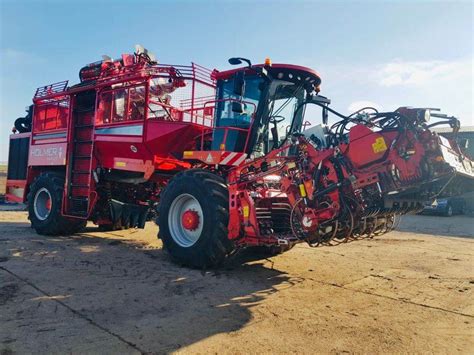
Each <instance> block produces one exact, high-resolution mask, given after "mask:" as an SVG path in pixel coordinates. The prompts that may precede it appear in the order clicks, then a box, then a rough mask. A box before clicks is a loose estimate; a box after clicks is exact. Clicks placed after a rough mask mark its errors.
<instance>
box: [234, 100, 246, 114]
mask: <svg viewBox="0 0 474 355" xmlns="http://www.w3.org/2000/svg"><path fill="white" fill-rule="evenodd" d="M232 112H235V113H244V112H245V111H244V104H243V103H242V102H238V101H233V102H232Z"/></svg>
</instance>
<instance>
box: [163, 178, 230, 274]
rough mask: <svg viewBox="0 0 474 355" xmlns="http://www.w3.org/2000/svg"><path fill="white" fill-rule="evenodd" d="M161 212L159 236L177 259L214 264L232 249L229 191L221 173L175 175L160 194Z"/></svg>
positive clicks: (199, 264)
mask: <svg viewBox="0 0 474 355" xmlns="http://www.w3.org/2000/svg"><path fill="white" fill-rule="evenodd" d="M158 212H159V214H158V220H157V223H158V226H159V233H158V237H159V238H161V239H162V241H163V245H164V247H165V249H166V250H167V251H168V253H169V254H170V255H171V257H172V258H173V259H174V260H175V261H177V262H178V263H180V264H183V265H187V266H191V267H197V268H206V267H213V266H217V265H219V264H220V263H222V262H223V261H224V260H225V258H226V257H227V256H228V255H229V254H230V253H231V252H232V251H233V249H234V246H233V243H232V242H231V241H230V240H229V239H228V231H227V224H228V223H229V194H228V190H227V186H226V184H225V181H224V180H223V179H222V178H221V177H220V176H218V175H216V174H213V173H210V172H207V171H205V170H187V171H185V172H183V173H180V174H178V175H176V176H175V177H174V178H173V179H172V180H171V181H170V183H169V184H168V186H167V187H166V188H165V190H164V191H163V193H162V195H161V198H160V205H159V208H158Z"/></svg>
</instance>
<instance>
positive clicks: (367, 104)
mask: <svg viewBox="0 0 474 355" xmlns="http://www.w3.org/2000/svg"><path fill="white" fill-rule="evenodd" d="M364 107H373V108H375V109H377V110H380V105H379V104H376V103H375V102H372V101H354V102H352V103H351V104H350V105H349V107H348V108H347V111H348V112H349V113H352V112H355V111H357V110H360V109H361V108H364Z"/></svg>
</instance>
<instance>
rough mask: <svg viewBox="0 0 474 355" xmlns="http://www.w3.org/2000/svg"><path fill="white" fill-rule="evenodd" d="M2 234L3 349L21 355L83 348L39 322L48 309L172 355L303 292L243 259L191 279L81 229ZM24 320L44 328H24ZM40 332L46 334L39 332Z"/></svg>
mask: <svg viewBox="0 0 474 355" xmlns="http://www.w3.org/2000/svg"><path fill="white" fill-rule="evenodd" d="M1 230H2V231H4V233H2V237H1V238H0V249H1V250H2V251H1V255H0V257H1V258H2V259H0V276H2V277H4V276H5V277H6V276H8V280H5V281H4V282H2V283H1V284H2V285H1V286H0V287H1V289H0V300H1V301H2V302H0V313H1V314H3V316H2V318H3V319H2V322H3V323H4V325H5V324H7V326H6V328H5V326H3V327H2V328H3V330H2V332H0V333H3V334H2V335H0V342H4V341H8V346H9V349H12V350H13V351H18V352H33V351H35V348H37V347H39V348H41V347H40V346H41V344H43V343H44V344H46V343H48V342H51V341H55V340H54V339H56V341H55V343H56V346H57V348H51V347H49V349H50V350H51V351H59V352H64V351H73V350H74V351H78V349H81V346H83V344H84V342H87V339H84V337H83V336H79V334H78V335H77V336H74V335H73V334H74V329H69V328H71V327H72V326H73V325H72V324H70V322H69V321H67V318H64V320H62V319H61V318H59V319H58V318H57V315H56V314H55V312H50V313H48V312H46V313H45V311H44V310H45V309H48V307H50V308H51V307H53V306H54V307H53V308H56V309H57V308H58V307H59V308H61V309H62V308H64V310H65V311H66V312H72V313H75V314H76V315H77V316H79V317H80V318H82V319H83V320H84V322H85V323H86V324H87V326H89V327H92V328H96V331H97V332H98V333H104V335H106V336H107V337H108V338H110V341H113V342H123V343H124V345H126V346H128V347H132V348H135V350H138V351H142V352H169V351H173V350H176V349H179V348H181V347H184V346H187V345H190V344H193V343H195V342H198V341H200V340H202V339H205V338H208V337H211V336H213V335H215V334H219V333H223V332H224V333H228V332H232V331H236V330H238V329H240V328H242V327H243V326H245V325H247V324H249V323H250V322H252V317H251V311H250V309H251V308H252V307H254V306H255V305H257V304H259V303H260V302H261V301H263V300H264V299H265V298H267V297H270V296H271V295H272V294H273V293H275V292H277V291H278V290H280V289H282V288H288V287H292V286H293V285H295V284H297V283H299V282H300V280H299V279H297V278H290V277H289V276H287V275H286V274H284V273H282V272H280V271H278V270H274V269H271V268H267V267H265V266H263V264H262V263H259V262H251V263H249V262H247V261H248V260H250V259H249V255H246V254H242V255H241V256H237V257H236V258H234V259H233V260H232V261H231V262H230V263H228V264H227V265H226V266H225V267H224V268H221V269H219V270H207V271H202V270H190V269H187V268H183V267H180V266H178V265H175V264H173V263H171V261H170V260H169V257H168V256H167V254H166V253H165V252H163V251H162V249H161V248H159V247H153V248H150V246H149V245H148V244H147V243H145V242H137V241H133V240H131V239H127V238H124V235H123V232H109V233H100V235H101V236H98V235H97V234H99V233H95V232H96V231H97V230H96V229H95V228H88V229H87V230H86V231H85V232H84V233H82V234H78V235H74V236H68V237H41V236H38V235H36V234H34V231H33V230H31V229H30V227H29V225H28V224H27V223H10V222H8V223H1ZM31 287H33V288H34V289H35V293H36V294H35V295H34V297H32V295H31V290H27V289H31ZM26 314H28V319H31V318H36V317H38V318H41V321H40V322H31V321H28V322H25V321H24V322H22V321H21V319H22V315H26ZM42 324H50V326H49V329H53V330H51V331H48V332H44V331H42V328H41V327H42ZM51 324H53V326H51ZM68 329H69V334H70V335H69V336H68V337H66V338H65V339H64V341H63V342H62V343H58V342H57V338H56V336H57V335H58V334H61V333H62V332H64V331H66V332H67V330H68ZM70 332H72V336H71V333H70ZM22 334H23V335H24V336H25V337H27V336H28V334H34V339H35V342H32V343H28V342H25V341H23V340H22V336H21V335H22ZM12 339H15V340H14V341H12ZM23 339H25V338H23ZM91 341H93V342H94V343H95V344H96V345H95V346H96V348H90V347H89V348H87V349H88V350H92V351H93V350H94V349H95V350H96V351H98V350H100V349H103V346H104V344H103V343H101V342H99V341H97V340H92V339H91ZM141 344H147V345H143V346H142V345H141ZM150 344H153V346H152V347H150ZM43 349H44V348H43Z"/></svg>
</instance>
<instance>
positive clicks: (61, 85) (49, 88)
mask: <svg viewBox="0 0 474 355" xmlns="http://www.w3.org/2000/svg"><path fill="white" fill-rule="evenodd" d="M68 83H69V80H64V81H60V82H57V83H54V84H49V85H45V86H40V87H39V88H37V89H36V93H35V97H34V98H35V99H36V98H39V97H45V96H49V95H53V94H58V93H61V92H64V91H65V90H66V89H67V84H68Z"/></svg>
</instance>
